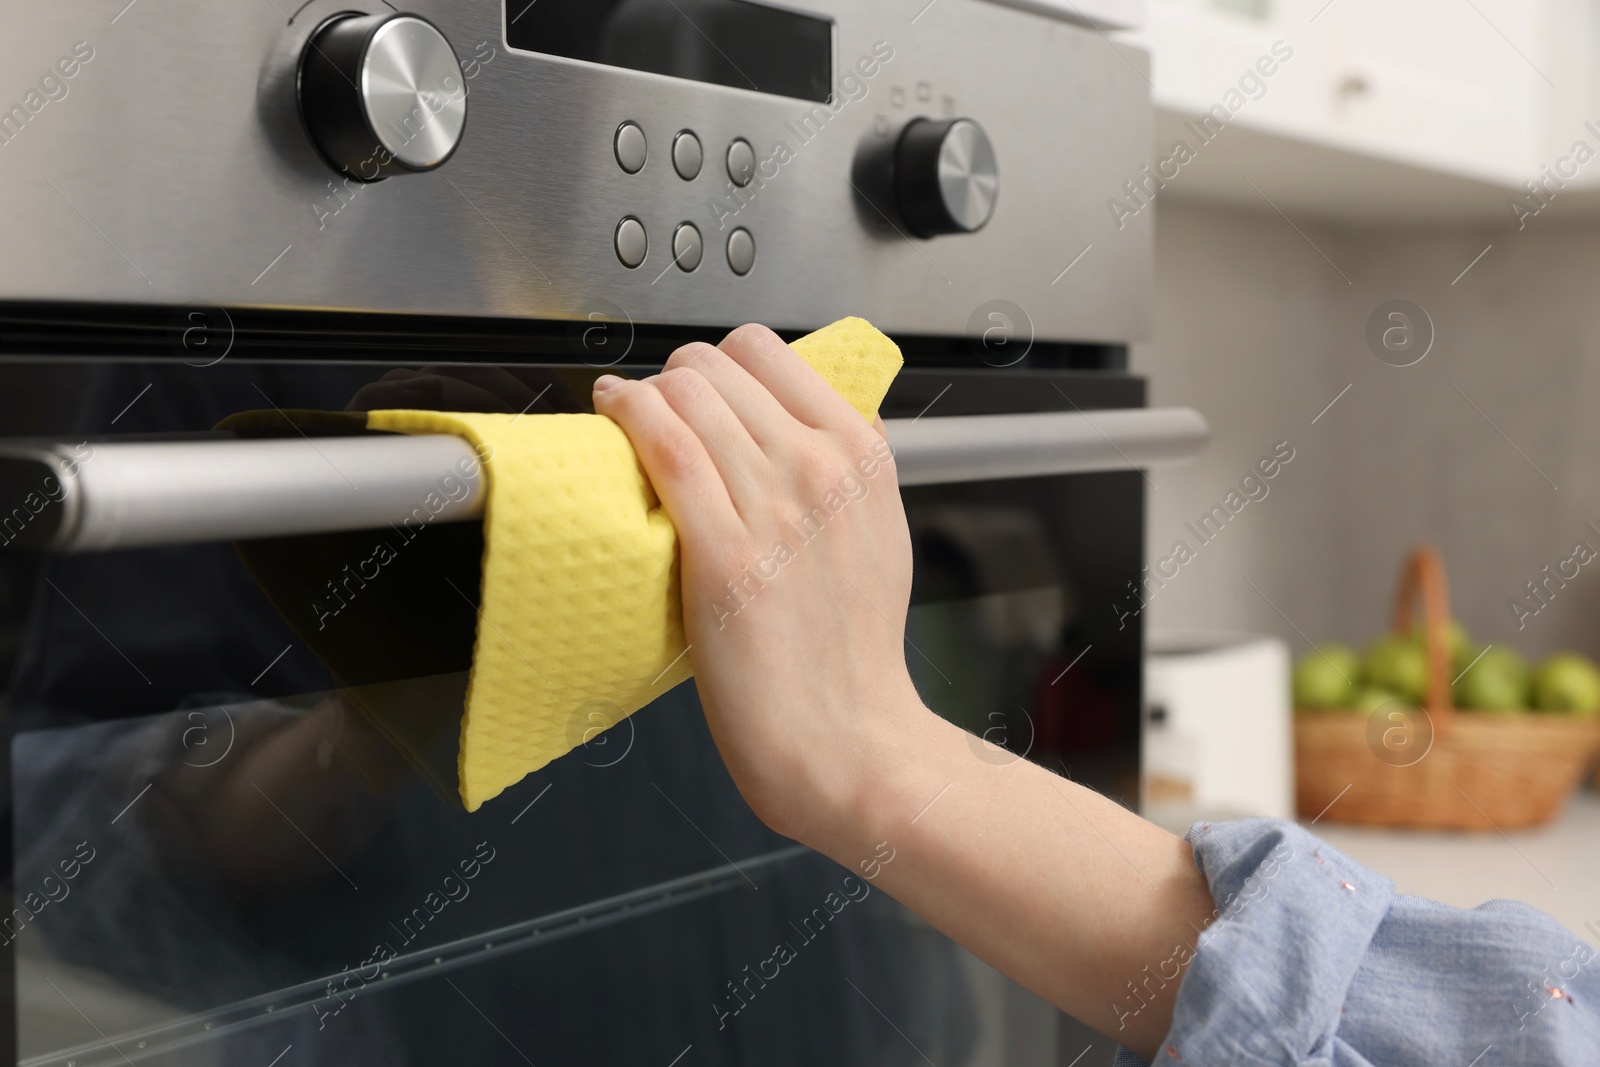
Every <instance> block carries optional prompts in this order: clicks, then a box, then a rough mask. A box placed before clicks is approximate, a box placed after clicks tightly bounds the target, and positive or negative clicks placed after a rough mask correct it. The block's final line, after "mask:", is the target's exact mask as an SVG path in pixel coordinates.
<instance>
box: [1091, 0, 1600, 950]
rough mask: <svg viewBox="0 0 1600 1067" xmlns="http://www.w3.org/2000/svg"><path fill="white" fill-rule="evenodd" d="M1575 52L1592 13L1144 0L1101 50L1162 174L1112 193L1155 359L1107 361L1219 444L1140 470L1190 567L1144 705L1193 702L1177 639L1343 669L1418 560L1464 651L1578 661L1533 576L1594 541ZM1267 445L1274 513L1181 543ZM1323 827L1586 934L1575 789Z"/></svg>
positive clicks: (1593, 285)
mask: <svg viewBox="0 0 1600 1067" xmlns="http://www.w3.org/2000/svg"><path fill="white" fill-rule="evenodd" d="M1597 30H1600V5H1596V4H1592V3H1580V2H1575V0H1573V2H1568V0H1549V2H1543V0H1538V2H1527V3H1510V2H1504V0H1413V2H1409V3H1406V4H1403V5H1397V4H1391V3H1382V2H1377V0H1331V2H1330V0H1151V2H1150V3H1148V4H1147V5H1146V7H1145V23H1144V27H1143V29H1142V30H1140V31H1139V32H1137V33H1131V34H1126V35H1119V41H1120V40H1123V39H1125V40H1127V41H1136V42H1138V43H1140V44H1141V45H1143V46H1145V47H1148V48H1149V49H1150V50H1151V54H1152V58H1151V63H1152V68H1153V69H1152V73H1151V81H1152V92H1153V96H1154V99H1155V101H1156V105H1157V109H1158V110H1157V122H1156V129H1157V132H1156V137H1155V144H1153V145H1152V149H1151V152H1152V155H1151V159H1152V161H1153V163H1154V164H1155V167H1154V168H1153V169H1157V170H1158V176H1159V177H1160V178H1161V181H1160V182H1151V181H1149V180H1148V179H1146V184H1145V188H1142V189H1141V188H1138V187H1135V188H1134V189H1131V190H1130V189H1125V190H1124V196H1123V197H1121V198H1120V199H1121V201H1122V204H1123V205H1124V206H1125V208H1126V209H1129V210H1134V211H1141V210H1144V208H1143V207H1142V206H1141V203H1140V200H1141V199H1142V200H1144V201H1145V202H1146V203H1148V202H1149V201H1150V200H1151V197H1150V196H1149V193H1148V190H1149V189H1150V188H1151V187H1152V186H1153V187H1154V188H1155V195H1154V198H1153V199H1154V202H1155V204H1154V206H1155V210H1156V211H1157V213H1158V219H1159V222H1158V225H1157V227H1156V239H1155V247H1156V283H1155V293H1156V300H1155V304H1156V326H1155V331H1154V337H1153V340H1152V341H1151V342H1149V343H1146V344H1139V345H1135V346H1134V348H1133V354H1132V366H1133V368H1134V369H1135V370H1137V371H1138V372H1140V373H1143V374H1147V375H1149V378H1150V381H1151V388H1152V403H1155V404H1188V405H1193V406H1194V407H1196V408H1199V409H1200V410H1201V411H1203V412H1204V413H1205V414H1206V415H1207V417H1208V418H1209V419H1210V421H1211V425H1212V427H1213V432H1214V437H1213V443H1212V446H1211V448H1210V449H1209V450H1208V452H1207V453H1206V454H1205V455H1204V456H1203V457H1202V458H1201V459H1200V461H1199V462H1198V463H1196V464H1195V465H1192V466H1189V467H1185V468H1182V469H1180V470H1176V471H1166V472H1156V473H1154V474H1153V475H1152V478H1153V483H1152V485H1151V487H1150V489H1149V496H1148V499H1149V502H1150V513H1149V524H1148V531H1147V542H1146V548H1147V556H1148V559H1149V561H1150V562H1151V563H1152V565H1154V564H1156V562H1157V561H1158V560H1160V559H1161V558H1162V557H1165V556H1168V555H1169V553H1171V552H1172V550H1173V547H1174V544H1175V543H1176V542H1179V541H1182V542H1186V543H1187V544H1189V545H1190V546H1192V547H1194V548H1195V553H1194V558H1193V559H1192V560H1190V561H1189V562H1186V563H1184V564H1183V565H1182V566H1181V567H1179V568H1177V571H1178V573H1177V575H1176V577H1173V578H1171V579H1170V580H1167V581H1166V582H1165V583H1164V585H1162V587H1161V588H1159V589H1158V590H1155V591H1154V592H1153V595H1151V596H1150V597H1149V598H1148V607H1147V616H1146V621H1147V625H1149V626H1150V627H1151V629H1152V639H1151V643H1152V651H1153V657H1152V663H1151V667H1150V677H1151V678H1152V681H1153V689H1154V690H1155V696H1154V697H1153V698H1152V699H1157V698H1159V697H1160V696H1161V695H1162V686H1163V684H1168V685H1177V686H1178V688H1179V695H1178V696H1177V697H1176V698H1175V700H1176V702H1177V703H1179V704H1182V703H1183V701H1184V700H1185V699H1190V700H1194V699H1200V700H1201V702H1202V703H1203V702H1204V701H1203V698H1201V697H1186V694H1187V693H1188V692H1189V690H1187V689H1184V688H1183V682H1182V680H1181V679H1180V680H1179V681H1178V682H1171V683H1164V682H1163V681H1162V678H1163V674H1162V672H1163V671H1169V672H1170V671H1171V670H1172V669H1173V667H1172V664H1173V663H1175V662H1176V663H1179V664H1180V668H1179V669H1180V670H1181V669H1182V666H1181V665H1182V663H1184V662H1187V660H1186V658H1185V657H1186V656H1188V655H1189V653H1191V652H1192V648H1191V647H1190V645H1192V644H1193V641H1192V640H1191V641H1189V643H1188V644H1186V643H1185V639H1184V638H1183V637H1182V636H1181V635H1182V634H1193V632H1195V631H1202V632H1203V633H1204V634H1205V635H1209V636H1207V637H1205V638H1204V640H1212V641H1215V640H1219V639H1218V638H1216V637H1215V635H1216V634H1217V633H1218V632H1219V631H1220V632H1235V633H1240V634H1256V635H1270V636H1271V637H1273V638H1276V639H1278V640H1279V641H1281V642H1283V645H1284V646H1286V647H1287V649H1288V651H1289V653H1290V654H1291V655H1293V656H1295V657H1304V656H1306V655H1307V654H1311V655H1315V652H1314V649H1313V643H1315V644H1316V645H1317V646H1321V645H1323V644H1324V643H1330V642H1332V643H1343V644H1346V645H1349V646H1352V647H1353V648H1354V649H1355V651H1356V652H1357V653H1360V652H1361V651H1362V649H1363V648H1364V647H1365V646H1366V645H1367V644H1368V643H1369V642H1370V641H1371V640H1372V639H1374V638H1376V637H1377V636H1378V635H1379V634H1380V633H1382V632H1383V631H1384V630H1386V629H1387V628H1388V625H1389V622H1390V614H1391V609H1392V604H1393V602H1394V600H1395V588H1396V581H1397V578H1398V575H1399V571H1400V568H1401V565H1402V563H1403V561H1404V559H1405V556H1406V553H1407V551H1408V550H1409V549H1410V548H1411V547H1412V546H1414V545H1417V544H1419V543H1431V544H1433V545H1435V546H1437V548H1438V549H1439V551H1440V553H1441V555H1442V557H1443V559H1444V562H1445V564H1446V567H1447V568H1448V574H1449V582H1450V592H1451V601H1452V609H1453V614H1454V616H1455V618H1456V620H1457V621H1458V622H1459V623H1460V624H1461V625H1462V626H1463V627H1464V628H1465V630H1466V631H1467V633H1469V634H1470V635H1471V638H1472V640H1473V642H1474V646H1475V647H1476V648H1479V649H1480V650H1481V646H1482V645H1483V644H1490V643H1492V644H1494V645H1496V646H1497V647H1505V648H1510V649H1514V650H1515V651H1516V652H1518V653H1520V654H1521V655H1522V656H1524V657H1527V658H1528V659H1529V660H1530V661H1532V662H1533V663H1534V664H1537V663H1538V662H1539V660H1540V659H1541V658H1543V657H1545V656H1547V655H1549V654H1551V653H1555V652H1557V651H1560V650H1574V651H1577V652H1579V653H1582V654H1585V655H1587V656H1595V655H1597V654H1600V580H1597V579H1596V577H1595V573H1597V572H1600V568H1592V567H1589V566H1581V565H1574V564H1568V565H1567V568H1566V571H1565V573H1566V574H1567V575H1568V576H1570V575H1571V574H1572V571H1573V570H1574V569H1577V570H1578V572H1579V573H1578V575H1577V577H1576V578H1571V579H1570V580H1560V581H1554V582H1551V581H1549V580H1548V574H1549V572H1547V571H1546V570H1545V568H1546V567H1547V566H1548V567H1549V568H1551V570H1552V571H1556V572H1557V573H1558V574H1559V570H1560V568H1561V567H1562V565H1563V563H1564V561H1568V560H1569V559H1571V558H1572V557H1573V556H1574V551H1575V547H1576V546H1577V545H1578V543H1579V542H1583V543H1585V544H1586V545H1587V546H1590V547H1600V532H1597V529H1596V527H1595V526H1590V525H1589V524H1590V523H1591V522H1593V523H1596V524H1597V526H1600V493H1597V491H1596V489H1597V485H1596V475H1597V471H1600V465H1597V460H1596V457H1597V454H1600V453H1597V448H1596V445H1597V441H1596V436H1597V434H1600V425H1597V423H1596V420H1595V419H1594V418H1593V416H1592V412H1593V411H1594V409H1595V408H1596V406H1597V404H1600V358H1597V356H1600V338H1597V336H1596V331H1595V329H1594V324H1595V318H1596V315H1597V314H1600V312H1597V308H1596V300H1595V293H1596V291H1597V289H1600V162H1597V161H1596V160H1595V158H1594V157H1595V154H1596V152H1597V151H1600V97H1597V95H1596V91H1595V90H1596V85H1597V80H1596V79H1597V76H1600V33H1597ZM1286 53H1292V54H1289V55H1288V58H1284V55H1285V54H1286ZM1263 56H1273V57H1274V58H1275V59H1276V62H1275V63H1270V64H1267V66H1270V67H1273V68H1274V69H1273V71H1272V73H1271V74H1270V76H1266V75H1262V73H1261V72H1262V69H1263V68H1258V67H1256V64H1257V61H1258V59H1259V58H1260V57H1263ZM1252 71H1254V72H1255V73H1256V74H1257V75H1259V76H1256V77H1250V74H1251V72H1252ZM1235 90H1236V91H1235ZM1218 105H1221V106H1222V108H1223V109H1224V110H1223V111H1222V112H1220V113H1218V112H1217V111H1215V110H1214V109H1215V108H1216V107H1217V106H1218ZM1224 119H1225V120H1226V121H1225V122H1224V121H1223V120H1224ZM1203 120H1204V121H1203ZM1180 142H1182V143H1183V144H1184V145H1185V146H1186V148H1187V150H1188V151H1187V152H1184V151H1179V150H1178V148H1177V145H1178V144H1179V143H1180ZM1168 160H1171V162H1170V163H1167V162H1166V161H1168ZM1163 164H1165V165H1164V166H1163ZM1136 196H1137V199H1136V198H1135V197H1136ZM1121 210H1123V209H1122V208H1118V207H1115V206H1112V205H1108V211H1111V212H1112V213H1113V215H1115V214H1117V213H1119V212H1120V211H1121ZM1396 301H1404V302H1406V305H1400V304H1395V303H1394V302H1396ZM1397 308H1398V309H1400V310H1399V313H1400V314H1402V315H1403V316H1404V317H1403V318H1402V319H1393V318H1390V313H1391V312H1394V311H1395V309H1397ZM1419 312H1420V314H1419ZM1374 322H1377V323H1379V326H1378V329H1377V331H1376V334H1375V335H1374V332H1373V330H1372V324H1373V323H1374ZM1391 327H1392V328H1394V329H1395V330H1396V332H1395V333H1394V334H1392V335H1390V336H1391V341H1392V342H1397V344H1393V345H1391V347H1390V348H1389V349H1386V348H1385V345H1384V344H1383V341H1382V338H1383V335H1384V331H1385V330H1388V329H1390V328H1391ZM1407 333H1410V334H1411V335H1412V336H1410V337H1407V336H1405V334H1407ZM1374 336H1376V338H1377V340H1376V342H1375V341H1374ZM1401 364H1408V365H1401ZM1283 442H1287V443H1288V444H1289V445H1290V446H1291V447H1292V449H1293V455H1294V458H1293V460H1292V461H1291V462H1289V463H1288V464H1286V465H1285V466H1284V467H1283V469H1282V471H1281V472H1280V473H1279V474H1278V475H1277V476H1276V477H1274V478H1273V479H1272V480H1271V481H1270V482H1268V483H1266V484H1267V486H1268V488H1269V489H1270V492H1269V493H1268V495H1267V496H1266V497H1264V498H1262V499H1260V500H1254V499H1252V500H1250V501H1249V503H1248V505H1247V506H1245V507H1244V508H1243V509H1242V510H1241V511H1240V512H1239V513H1238V514H1236V515H1232V516H1231V517H1230V519H1229V520H1228V521H1227V522H1226V526H1225V529H1223V530H1222V532H1221V533H1220V534H1216V535H1214V536H1213V537H1212V539H1211V540H1209V541H1205V542H1203V544H1202V541H1201V539H1200V538H1198V537H1197V536H1196V529H1197V526H1198V523H1199V521H1200V520H1201V519H1202V517H1204V516H1206V515H1207V514H1208V513H1209V512H1210V511H1211V509H1212V508H1213V507H1214V506H1216V505H1217V504H1219V503H1220V502H1221V501H1222V499H1223V497H1224V495H1225V494H1226V493H1228V492H1229V491H1230V490H1237V489H1238V485H1239V481H1240V478H1241V476H1242V475H1244V474H1246V473H1247V472H1249V471H1250V470H1251V468H1252V467H1253V465H1255V464H1256V462H1257V461H1258V459H1259V458H1261V457H1263V456H1267V455H1270V454H1271V453H1272V452H1273V449H1274V447H1275V446H1278V445H1279V444H1280V443H1283ZM1191 524H1194V525H1191ZM1216 525H1218V524H1217V523H1213V527H1214V526H1216ZM1207 532H1208V533H1209V530H1208V531H1207ZM1530 582H1532V583H1535V585H1536V586H1538V589H1539V591H1540V593H1541V594H1542V595H1541V597H1540V598H1538V599H1536V598H1535V597H1533V596H1532V595H1530V589H1529V586H1528V583H1530ZM1518 603H1520V604H1521V608H1519V607H1518V606H1517V605H1518ZM1175 633H1176V635H1177V636H1175ZM1241 642H1242V643H1243V644H1246V645H1247V644H1248V639H1241ZM1163 648H1169V649H1176V650H1177V654H1176V655H1175V656H1164V655H1163ZM1190 658H1192V657H1190ZM1269 659H1270V656H1269ZM1163 664H1165V665H1163ZM1165 711H1166V709H1159V710H1158V711H1157V712H1156V720H1157V721H1156V722H1155V723H1153V725H1152V731H1153V733H1154V739H1155V744H1153V745H1150V746H1148V749H1149V751H1147V769H1149V761H1150V759H1151V758H1154V759H1155V760H1156V762H1157V763H1158V764H1159V763H1161V762H1162V761H1163V760H1170V761H1172V762H1173V763H1175V764H1176V765H1179V766H1184V765H1198V764H1199V763H1203V762H1204V760H1202V759H1200V758H1199V757H1196V756H1195V755H1194V753H1193V749H1194V746H1195V745H1197V744H1199V745H1203V744H1204V743H1205V742H1203V741H1199V740H1197V738H1198V737H1199V736H1200V735H1201V734H1205V733H1209V732H1210V731H1211V730H1212V729H1213V727H1214V725H1215V721H1216V720H1206V719H1204V718H1203V717H1202V718H1192V719H1191V722H1190V723H1189V724H1188V727H1187V730H1188V733H1187V735H1184V734H1182V730H1181V729H1180V731H1179V733H1180V736H1178V737H1177V738H1176V740H1175V741H1172V742H1170V746H1171V747H1169V742H1168V741H1164V740H1163V739H1162V731H1163V729H1164V728H1167V729H1168V730H1169V732H1170V727H1171V724H1170V723H1163V722H1162V721H1160V720H1161V719H1162V718H1163V712H1165ZM1179 717H1180V718H1181V715H1179ZM1179 726H1180V728H1181V727H1182V724H1181V723H1180V724H1179ZM1149 736H1151V735H1149V734H1147V737H1149ZM1173 748H1175V750H1176V751H1175V754H1171V752H1172V749H1173ZM1186 761H1187V763H1186ZM1213 762H1215V760H1214V759H1213ZM1269 762H1270V761H1269ZM1257 765H1258V766H1260V765H1261V764H1260V763H1258V764H1257ZM1157 769H1158V771H1159V768H1157ZM1180 777H1181V775H1180ZM1158 778H1159V775H1158ZM1180 792H1181V785H1180ZM1302 806H1303V805H1302ZM1334 811H1335V812H1336V811H1337V808H1335V809H1334ZM1308 815H1309V813H1307V812H1302V817H1303V819H1305V821H1309V818H1306V816H1308ZM1335 817H1336V815H1335V814H1334V813H1333V812H1330V814H1329V819H1328V821H1327V822H1320V823H1318V825H1317V829H1318V831H1319V832H1326V834H1327V836H1328V837H1329V838H1330V839H1332V840H1333V841H1334V842H1335V843H1336V844H1338V845H1340V846H1341V847H1344V848H1346V849H1347V850H1349V851H1350V852H1351V853H1352V854H1354V855H1355V856H1356V857H1357V858H1360V859H1363V860H1365V861H1366V862H1369V863H1372V864H1373V865H1375V866H1377V867H1379V868H1380V869H1382V870H1385V871H1386V872H1387V873H1389V874H1391V875H1392V876H1394V877H1395V878H1396V879H1397V881H1398V882H1399V883H1400V887H1401V888H1402V889H1403V890H1408V891H1412V892H1418V893H1426V894H1429V895H1433V896H1436V897H1438V898H1440V899H1444V900H1447V901H1449V902H1451V903H1455V904H1460V905H1467V906H1470V905H1474V904H1477V903H1479V902H1481V901H1482V900H1484V899H1486V898H1487V897H1490V896H1501V895H1503V896H1514V897H1521V898H1523V899H1528V900H1531V901H1533V902H1535V903H1537V904H1539V905H1540V906H1542V907H1545V908H1547V909H1549V910H1551V911H1553V912H1555V913H1556V914H1557V915H1558V916H1559V917H1561V918H1562V919H1563V920H1564V921H1566V922H1567V923H1568V924H1569V925H1571V926H1572V927H1573V928H1574V929H1580V930H1581V929H1582V925H1583V923H1585V922H1588V921H1593V920H1595V919H1597V918H1600V900H1597V899H1596V897H1595V895H1594V894H1593V893H1592V892H1590V891H1585V890H1581V889H1578V888H1577V887H1578V886H1582V885H1591V886H1592V885H1593V884H1594V876H1595V875H1596V874H1600V868H1596V867H1595V865H1594V863H1593V862H1592V860H1591V858H1590V857H1592V856H1593V855H1594V854H1595V849H1594V847H1593V842H1594V840H1595V836H1594V835H1595V833H1596V832H1597V831H1600V819H1597V818H1596V817H1595V807H1594V794H1593V793H1585V794H1580V795H1579V797H1578V798H1577V800H1576V801H1575V802H1574V804H1573V806H1571V807H1570V808H1568V809H1566V810H1565V812H1564V814H1563V815H1562V816H1561V817H1560V818H1559V819H1558V820H1557V821H1556V822H1555V823H1554V824H1552V825H1550V826H1547V827H1544V828H1543V829H1537V830H1531V831H1526V832H1522V833H1517V832H1514V831H1513V832H1512V833H1511V834H1510V835H1507V834H1502V833H1495V832H1494V830H1493V829H1492V828H1491V826H1490V825H1489V821H1490V820H1488V819H1486V820H1485V823H1484V826H1483V827H1482V829H1483V830H1484V833H1482V834H1477V835H1467V836H1460V835H1439V836H1433V835H1417V834H1414V833H1407V832H1404V831H1385V830H1372V829H1350V828H1339V827H1333V826H1331V825H1330V824H1331V823H1332V820H1333V819H1334V818H1335ZM1558 886H1559V887H1561V888H1558ZM1585 936H1587V937H1590V938H1593V937H1595V936H1596V935H1595V934H1594V933H1592V932H1591V933H1588V934H1585Z"/></svg>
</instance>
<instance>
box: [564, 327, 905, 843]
mask: <svg viewBox="0 0 1600 1067" xmlns="http://www.w3.org/2000/svg"><path fill="white" fill-rule="evenodd" d="M594 404H595V410H596V411H597V412H599V413H600V414H602V415H607V416H610V417H611V418H612V419H614V420H616V422H617V423H618V424H619V425H620V426H621V427H622V429H623V430H624V432H626V433H627V435H628V438H629V439H630V440H631V441H632V442H633V445H634V448H635V449H636V450H637V452H638V453H639V458H640V461H641V463H642V464H643V465H644V468H645V471H646V473H647V474H648V475H649V477H650V480H651V482H652V483H653V484H654V485H655V488H656V491H657V492H658V493H659V494H660V496H661V500H662V503H663V505H664V506H665V507H666V510H667V513H668V514H669V515H670V516H671V517H672V521H673V524H674V525H675V526H676V527H677V530H678V538H679V544H680V546H681V558H682V598H683V616H684V628H685V631H686V635H687V639H688V642H689V657H690V661H691V662H692V663H693V665H694V673H695V682H696V685H697V686H698V687H699V691H700V700H701V704H702V705H703V706H704V708H705V712H706V719H707V721H708V722H709V723H710V726H711V732H712V736H713V737H714V738H715V739H716V743H717V748H718V750H719V751H720V752H721V754H722V757H723V760H724V762H726V763H727V765H728V769H729V771H730V772H731V773H732V775H733V780H734V782H735V783H736V784H737V785H738V787H739V791H740V792H741V793H742V794H743V795H744V798H745V800H746V801H747V802H748V803H749V804H750V806H751V808H752V809H753V810H754V811H755V812H756V814H757V815H759V816H760V817H761V818H762V820H763V821H765V822H766V823H767V824H768V825H770V826H772V827H773V828H774V829H776V830H778V831H779V832H781V833H784V834H787V835H788V836H791V837H794V838H796V839H798V840H801V841H805V842H807V843H816V842H817V841H818V839H819V838H822V837H826V836H827V834H828V833H829V831H830V829H831V825H832V824H833V823H835V822H837V821H838V820H841V819H848V818H849V817H850V812H851V811H852V809H853V807H854V804H855V801H856V799H857V796H858V793H859V790H860V788H861V787H862V785H863V784H864V783H863V780H864V778H866V777H867V776H869V775H870V774H871V773H872V767H873V764H874V761H875V759H876V757H877V755H878V753H879V752H880V750H881V749H882V748H883V747H884V746H885V744H892V743H893V738H894V737H895V736H896V735H897V734H899V733H900V732H901V731H902V730H903V728H904V727H905V726H906V725H907V724H908V723H909V722H911V721H913V720H916V719H919V718H925V717H928V716H929V715H930V714H931V713H929V712H928V711H927V710H926V709H925V708H924V707H923V705H922V702H921V701H920V700H919V699H918V697H917V694H916V690H915V689H914V688H913V687H912V684H911V679H910V675H909V674H908V673H907V671H906V661H905V650H904V646H903V643H902V639H903V632H904V627H905V619H906V607H907V604H908V602H909V599H910V595H911V545H910V537H909V535H908V533H907V530H906V519H905V512H904V510H903V509H902V507H901V504H900V494H899V489H898V486H897V485H896V482H895V471H894V461H893V458H892V456H891V455H890V453H889V448H888V443H887V442H886V441H885V440H884V437H883V424H882V422H881V421H879V422H878V423H877V424H876V426H872V425H868V424H867V422H866V421H865V420H864V419H862V417H861V415H860V414H859V413H857V412H856V411H855V409H854V408H852V407H851V406H850V405H849V404H848V403H846V402H845V401H844V399H842V398H841V397H840V396H839V395H838V393H836V392H834V390H833V389H832V388H831V387H830V386H829V385H828V383H827V382H825V381H824V380H823V379H822V377H821V376H820V375H819V374H817V372H816V371H814V370H812V368H811V367H810V366H809V365H808V364H807V363H806V362H805V361H804V360H803V359H801V358H800V357H799V356H798V355H796V354H795V352H794V351H793V350H792V349H791V348H789V346H788V345H786V344H784V343H783V341H781V340H780V339H779V338H778V336H777V335H776V334H774V333H773V332H772V331H771V330H768V329H767V328H765V327H763V326H753V325H752V326H742V327H740V328H739V329H737V330H735V331H733V332H732V333H731V334H729V335H728V336H727V338H726V339H724V340H723V342H722V344H721V345H720V346H718V347H712V346H711V345H708V344H698V343H697V344H691V345H687V346H685V347H683V348H680V349H679V350H678V351H677V352H675V353H673V355H672V358H671V359H669V360H668V361H667V365H666V368H665V369H664V370H663V371H662V372H661V373H660V374H657V375H654V376H652V377H650V378H646V379H644V380H642V381H626V380H624V379H621V378H615V377H610V376H607V377H603V378H601V379H599V380H598V381H597V382H596V383H595V387H594Z"/></svg>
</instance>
